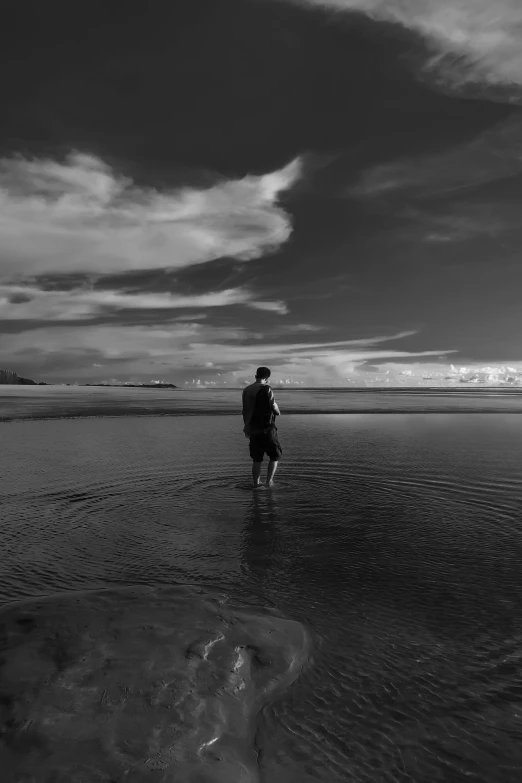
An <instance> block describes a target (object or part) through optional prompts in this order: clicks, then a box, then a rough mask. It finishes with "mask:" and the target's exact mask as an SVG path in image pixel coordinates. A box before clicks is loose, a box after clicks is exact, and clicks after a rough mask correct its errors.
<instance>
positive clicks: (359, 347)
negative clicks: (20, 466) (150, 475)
mask: <svg viewBox="0 0 522 783" xmlns="http://www.w3.org/2000/svg"><path fill="white" fill-rule="evenodd" d="M411 334H414V332H400V333H398V334H394V335H387V336H379V337H372V338H367V339H357V340H342V341H334V342H326V341H325V342H321V343H317V342H313V343H312V342H310V343H307V342H291V343H277V342H276V341H264V342H261V341H260V342H257V341H256V343H253V342H252V339H251V338H252V335H251V334H250V333H248V332H247V331H246V330H244V329H237V328H234V329H232V328H225V327H212V326H210V325H208V326H207V325H205V324H198V323H186V324H171V325H169V326H168V327H162V328H158V327H149V326H129V327H121V326H120V327H119V326H109V325H93V326H90V327H89V329H81V330H71V329H70V328H65V327H62V326H56V327H55V328H53V329H34V330H32V331H31V332H21V333H17V334H7V335H6V334H4V335H0V350H1V352H2V355H3V356H4V357H5V358H6V360H9V363H10V365H13V364H15V363H16V362H19V361H21V360H23V361H25V362H26V363H29V364H30V366H31V367H33V368H41V371H42V372H47V373H48V372H52V376H57V375H61V377H64V376H66V377H75V378H82V377H88V376H90V375H91V374H92V365H93V364H94V363H96V364H103V365H104V366H105V367H109V368H112V370H111V371H114V373H115V372H116V368H117V370H118V372H119V373H126V374H127V375H144V374H145V375H146V376H149V374H150V372H151V369H150V365H162V366H168V367H169V368H170V370H171V371H172V372H174V373H176V374H180V373H184V372H186V371H188V370H189V369H190V368H201V369H203V368H205V369H207V370H208V371H209V372H212V373H214V374H215V373H217V372H225V373H231V372H233V371H234V372H235V371H236V370H239V371H240V372H241V374H242V375H244V376H246V377H249V376H251V375H252V374H253V373H254V371H255V368H256V367H257V366H258V365H259V364H261V363H262V364H267V363H268V364H269V366H270V367H271V369H272V372H273V374H274V375H275V374H279V375H281V376H283V377H285V378H287V377H292V378H294V379H296V380H304V381H305V383H306V382H308V383H324V382H328V381H331V380H332V379H334V380H336V381H337V380H342V379H343V378H345V377H346V374H347V372H349V371H351V370H353V368H354V367H355V366H356V365H357V364H360V363H361V362H363V361H372V362H373V361H377V360H379V359H380V360H382V361H384V360H385V359H392V360H399V359H401V358H406V359H409V358H411V357H422V356H433V355H437V356H440V355H441V354H442V353H450V352H451V351H441V350H438V351H420V352H419V351H413V352H412V351H404V350H402V351H401V350H397V349H396V348H395V347H391V348H383V347H379V346H380V345H381V344H382V343H385V342H391V343H393V342H394V341H398V340H401V339H403V338H406V337H408V336H409V335H411ZM50 377H51V376H50ZM321 379H322V380H321Z"/></svg>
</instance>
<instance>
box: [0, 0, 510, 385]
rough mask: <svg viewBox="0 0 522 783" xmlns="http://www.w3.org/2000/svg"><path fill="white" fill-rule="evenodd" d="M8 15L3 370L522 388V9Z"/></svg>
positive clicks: (1, 210) (285, 6) (61, 7)
mask: <svg viewBox="0 0 522 783" xmlns="http://www.w3.org/2000/svg"><path fill="white" fill-rule="evenodd" d="M70 8H71V7H70V4H67V5H66V4H65V3H63V2H61V0H55V1H54V2H53V3H41V2H33V1H32V0H26V1H25V2H20V0H4V5H3V23H2V31H1V32H0V38H1V44H2V45H1V46H0V59H1V61H2V62H1V67H0V94H1V96H2V99H1V100H2V104H3V105H2V118H3V119H2V123H1V125H0V367H3V368H5V369H10V370H14V371H15V372H17V373H18V374H19V375H22V376H25V377H30V378H33V379H35V380H38V381H46V382H48V383H74V382H78V383H87V382H89V383H97V382H112V383H116V382H117V383H123V382H134V383H139V382H147V383H149V382H151V381H153V380H161V381H166V382H171V383H175V384H176V385H179V386H184V385H188V386H192V385H196V386H229V387H231V386H241V385H243V384H244V383H246V382H247V381H248V382H251V381H252V380H253V375H254V373H255V369H256V367H258V366H259V365H266V366H268V367H270V369H271V370H272V382H273V384H274V385H277V384H284V385H301V386H348V387H363V386H387V387H389V386H423V385H424V386H433V385H441V386H455V385H462V384H470V383H475V384H476V383H479V384H480V383H486V384H488V385H491V384H504V385H522V340H521V338H520V335H521V334H522V328H521V327H522V308H521V307H520V302H519V300H520V286H521V282H522V270H521V251H522V221H521V220H520V203H521V199H520V196H521V194H522V4H521V3H520V0H495V3H492V2H491V0H157V2H155V3H150V4H145V3H142V4H136V7H135V8H134V7H133V6H126V11H125V14H122V13H121V9H120V8H119V7H116V4H111V3H102V2H97V1H96V0H93V1H92V2H89V3H88V4H87V3H82V2H80V3H77V4H76V5H75V11H74V14H72V13H71V10H70Z"/></svg>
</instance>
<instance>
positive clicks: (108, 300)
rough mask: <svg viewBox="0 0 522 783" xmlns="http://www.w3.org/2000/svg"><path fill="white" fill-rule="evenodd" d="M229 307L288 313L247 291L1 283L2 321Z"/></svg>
mask: <svg viewBox="0 0 522 783" xmlns="http://www.w3.org/2000/svg"><path fill="white" fill-rule="evenodd" d="M230 305H246V306H248V307H254V308H257V309H262V310H270V311H273V312H276V313H283V314H284V313H286V312H287V307H286V305H285V303H284V302H257V301H255V299H254V297H253V294H252V293H251V292H250V291H249V290H248V289H246V288H229V289H226V290H224V291H218V292H213V293H207V294H198V295H193V296H184V295H181V294H172V293H122V292H118V291H109V290H99V289H86V288H77V289H72V290H69V291H56V290H50V291H49V290H43V289H40V288H37V287H36V286H34V285H33V286H31V285H1V284H0V320H1V319H5V320H12V319H13V320H41V319H48V320H57V321H61V320H84V319H89V318H93V317H95V316H97V315H100V314H103V313H111V312H117V311H119V310H144V309H147V310H173V309H179V308H192V307H195V308H199V307H228V306H230ZM199 317H200V318H201V317H202V316H199Z"/></svg>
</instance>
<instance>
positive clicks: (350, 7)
mask: <svg viewBox="0 0 522 783" xmlns="http://www.w3.org/2000/svg"><path fill="white" fill-rule="evenodd" d="M293 1H294V2H299V3H300V4H301V5H311V6H322V7H324V8H333V9H338V10H339V11H346V12H359V13H363V14H366V15H367V16H369V17H370V18H372V19H375V20H377V21H384V22H392V23H397V24H400V25H401V26H403V27H405V28H407V29H409V30H413V31H415V32H417V33H419V34H420V35H421V36H422V37H423V38H424V39H425V41H426V42H427V43H428V45H429V47H430V48H431V50H432V56H431V57H430V59H429V61H428V64H427V66H428V67H429V68H431V69H439V70H440V69H442V70H443V73H444V76H445V77H446V78H447V79H449V80H450V81H451V82H452V83H453V84H454V85H465V84H468V83H472V82H475V83H476V82H484V83H488V84H491V85H497V86H499V85H501V86H504V85H507V86H510V85H515V86H516V87H517V88H518V87H520V86H522V4H521V3H520V0H293Z"/></svg>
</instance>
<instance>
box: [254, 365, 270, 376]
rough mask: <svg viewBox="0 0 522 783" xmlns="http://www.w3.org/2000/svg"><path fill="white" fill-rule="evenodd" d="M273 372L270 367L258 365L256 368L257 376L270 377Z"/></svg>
mask: <svg viewBox="0 0 522 783" xmlns="http://www.w3.org/2000/svg"><path fill="white" fill-rule="evenodd" d="M271 375H272V373H271V372H270V370H269V369H268V367H258V368H257V370H256V378H262V379H264V378H270V376H271Z"/></svg>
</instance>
